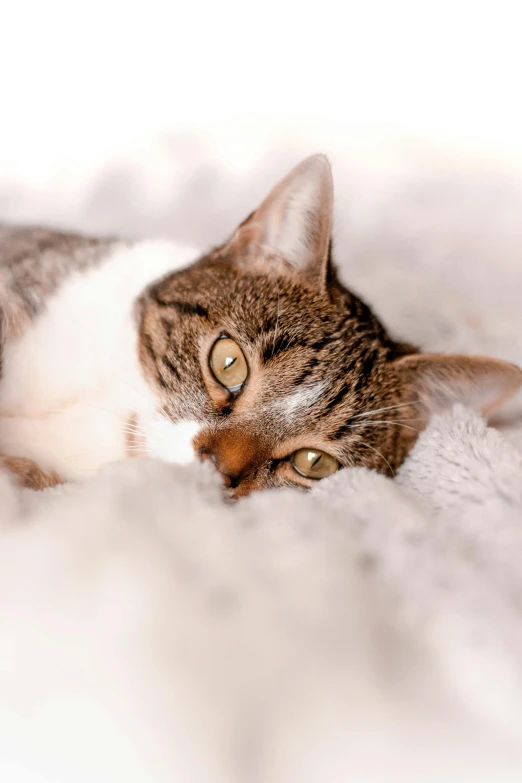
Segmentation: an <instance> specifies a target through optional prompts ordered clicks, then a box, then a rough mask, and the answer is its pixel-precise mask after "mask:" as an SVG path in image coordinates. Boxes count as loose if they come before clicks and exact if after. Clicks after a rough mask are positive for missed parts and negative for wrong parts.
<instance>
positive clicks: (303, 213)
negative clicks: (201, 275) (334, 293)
mask: <svg viewBox="0 0 522 783" xmlns="http://www.w3.org/2000/svg"><path fill="white" fill-rule="evenodd" d="M332 210H333V182H332V172H331V169H330V164H329V163H328V160H327V159H326V158H325V156H324V155H312V156H311V157H309V158H306V159H305V160H303V161H301V163H299V164H298V165H297V166H296V167H295V168H293V169H292V171H290V173H289V174H287V175H286V177H284V178H283V179H282V180H281V181H280V182H278V183H277V185H276V186H275V187H274V188H273V189H272V191H271V192H270V193H269V194H268V196H267V197H266V198H265V200H264V201H263V202H262V204H261V206H259V207H258V208H257V209H256V210H255V212H253V213H252V214H251V215H250V217H248V218H247V219H246V220H245V221H244V223H242V224H241V225H240V226H239V228H238V229H237V231H236V233H235V234H234V235H233V237H232V239H231V241H230V242H229V243H228V245H227V249H228V250H229V251H231V252H232V253H233V254H234V256H235V258H234V261H235V262H236V263H238V264H240V265H241V266H242V267H244V268H248V267H258V268H259V267H260V266H262V265H263V264H264V265H265V269H266V264H268V265H269V266H270V268H272V269H274V271H277V272H279V273H289V274H297V275H298V276H300V277H302V278H304V279H306V280H307V281H308V282H310V283H312V284H314V285H318V286H320V287H324V286H325V284H326V274H327V265H328V255H329V247H330V236H331V232H332Z"/></svg>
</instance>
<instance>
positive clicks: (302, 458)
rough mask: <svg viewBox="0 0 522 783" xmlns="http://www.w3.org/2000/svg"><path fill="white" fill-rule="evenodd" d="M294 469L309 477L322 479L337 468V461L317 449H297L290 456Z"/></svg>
mask: <svg viewBox="0 0 522 783" xmlns="http://www.w3.org/2000/svg"><path fill="white" fill-rule="evenodd" d="M290 462H291V463H292V465H293V466H294V469H295V470H296V471H297V472H298V473H300V474H301V476H305V478H310V479H323V478H326V477H327V476H331V475H332V473H335V471H336V470H339V463H338V462H337V460H336V459H335V457H332V456H331V455H330V454H326V453H325V452H324V451H318V450H317V449H299V450H298V451H294V453H293V454H292V456H291V457H290Z"/></svg>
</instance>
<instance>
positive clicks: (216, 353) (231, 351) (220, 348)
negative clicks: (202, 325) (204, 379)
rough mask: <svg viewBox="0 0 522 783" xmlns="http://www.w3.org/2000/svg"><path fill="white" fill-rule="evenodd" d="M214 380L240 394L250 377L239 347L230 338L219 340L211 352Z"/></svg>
mask: <svg viewBox="0 0 522 783" xmlns="http://www.w3.org/2000/svg"><path fill="white" fill-rule="evenodd" d="M210 369H211V370H212V373H213V375H214V378H215V379H216V380H217V381H219V383H220V384H221V385H222V386H225V387H226V388H227V389H228V390H229V391H231V392H238V391H239V390H240V389H241V387H242V385H243V384H244V382H245V381H246V379H247V377H248V365H247V363H246V359H245V356H244V354H243V351H242V350H241V348H240V347H239V345H238V344H237V343H236V342H234V340H231V339H230V337H221V338H220V339H219V340H217V341H216V342H215V343H214V345H213V347H212V350H211V352H210Z"/></svg>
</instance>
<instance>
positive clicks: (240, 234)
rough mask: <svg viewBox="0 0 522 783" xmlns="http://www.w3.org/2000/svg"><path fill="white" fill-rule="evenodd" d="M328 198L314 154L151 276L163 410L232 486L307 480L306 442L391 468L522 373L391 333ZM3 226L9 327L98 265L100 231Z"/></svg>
mask: <svg viewBox="0 0 522 783" xmlns="http://www.w3.org/2000/svg"><path fill="white" fill-rule="evenodd" d="M332 200H333V188H332V180H331V173H330V168H329V165H328V163H327V161H326V159H325V158H324V157H322V156H315V157H313V158H309V159H307V160H306V161H304V162H303V163H301V164H299V165H298V166H297V167H296V168H295V169H294V170H293V171H292V172H290V174H289V175H288V176H287V177H285V178H284V179H283V180H281V182H280V183H278V184H277V185H276V187H275V188H274V189H273V191H272V192H271V193H270V195H269V196H268V198H267V199H265V201H264V202H263V203H262V204H261V206H260V207H259V208H258V209H257V210H256V211H255V212H253V213H252V214H251V215H250V217H249V218H247V220H245V221H244V223H243V224H241V226H240V227H239V228H238V230H237V231H236V232H235V233H234V234H233V236H232V237H231V238H230V239H229V240H228V241H227V242H226V243H225V244H223V245H222V246H220V247H218V248H216V249H215V250H213V251H211V252H210V253H208V254H207V255H205V256H204V257H202V258H201V259H200V260H199V261H197V262H196V263H195V264H193V265H191V266H189V267H188V268H186V269H183V270H181V271H178V272H175V273H172V274H169V275H167V276H166V277H165V278H163V279H161V280H159V281H157V282H155V283H153V284H152V285H151V286H150V287H149V288H148V289H147V290H146V291H144V293H143V294H142V296H141V297H140V298H139V301H138V302H137V307H136V319H137V327H138V332H139V342H138V350H139V357H140V360H141V363H142V366H143V369H144V372H145V374H146V376H147V377H148V380H149V382H150V384H151V385H152V386H153V387H154V389H155V391H156V394H157V396H158V398H159V400H160V404H161V406H162V408H163V411H164V413H165V415H166V416H167V417H169V418H170V419H172V420H173V421H175V422H176V421H181V420H195V421H196V422H198V423H199V424H200V426H201V430H200V432H199V434H198V435H197V436H196V439H195V442H194V444H193V445H194V450H195V453H196V455H197V456H199V457H200V458H201V459H210V460H212V461H213V462H214V464H215V465H216V467H217V469H218V470H219V471H220V473H221V474H222V476H223V478H224V481H225V484H226V486H227V487H228V488H229V490H230V494H231V495H232V496H233V497H235V498H238V497H242V496H244V495H247V494H249V493H250V492H252V491H253V490H255V489H264V488H274V487H283V486H300V487H310V486H312V485H313V483H314V482H313V481H312V480H310V479H306V478H303V477H302V476H301V475H299V474H298V473H297V472H296V471H295V470H294V469H293V467H292V464H291V462H290V456H291V455H292V453H293V452H294V451H296V450H297V449H300V448H311V449H319V450H322V451H324V452H327V453H328V454H330V455H332V456H334V457H335V458H336V459H337V460H338V462H339V465H340V466H341V467H349V466H357V465H360V466H365V467H367V468H371V469H375V470H377V471H380V472H382V473H385V474H387V475H393V474H394V473H395V471H396V470H397V468H398V467H399V465H400V464H401V463H402V461H403V460H404V458H405V457H406V455H407V454H408V452H409V451H410V449H411V447H412V446H413V444H414V443H415V439H416V437H417V435H418V432H419V431H420V430H421V429H423V427H424V426H425V425H426V423H427V421H428V418H429V416H430V415H431V413H433V412H435V411H441V410H444V409H445V408H448V407H450V406H451V405H452V404H453V403H454V402H464V403H468V404H470V405H472V406H473V407H475V408H476V409H478V410H480V411H481V412H483V413H488V412H490V411H491V410H493V409H494V408H495V407H496V406H497V405H498V404H500V403H501V402H502V401H503V400H504V399H506V398H507V397H509V396H510V395H511V394H513V393H514V392H515V391H516V390H517V389H518V388H519V387H520V386H521V385H522V372H521V371H520V370H519V369H518V368H516V367H514V366H513V365H510V364H508V363H507V362H502V361H500V360H494V359H487V358H482V357H478V358H472V357H462V356H453V357H444V356H438V355H433V356H431V355H420V354H419V352H418V350H417V349H416V348H414V347H413V346H412V345H409V344H406V343H403V342H397V341H395V340H394V339H393V338H392V337H391V336H390V335H389V334H388V333H387V331H386V329H385V328H384V326H383V325H382V324H381V323H380V322H379V320H378V319H377V318H376V316H375V315H374V314H373V312H372V311H371V310H370V308H369V307H368V306H367V305H366V304H364V302H362V301H361V300H360V299H359V298H358V297H357V296H356V295H355V294H353V293H351V292H350V291H349V290H348V289H347V288H345V287H344V286H343V284H342V283H341V282H340V280H339V277H338V275H337V272H336V269H335V266H334V264H333V261H332V252H331V250H332V248H331V221H332ZM2 231H3V232H6V231H7V232H9V231H11V234H12V232H13V231H14V234H12V235H11V240H10V243H9V245H8V247H9V248H10V250H9V252H7V254H6V253H4V255H3V256H2V258H0V264H7V265H8V266H9V273H10V280H11V289H10V295H9V297H6V294H5V292H4V295H3V297H2V291H1V290H0V300H1V299H2V298H3V300H4V302H5V303H6V304H9V301H8V300H9V299H10V301H11V303H13V297H14V298H15V299H16V302H15V304H16V307H12V308H11V309H12V311H13V312H16V313H18V314H20V313H21V315H20V317H19V321H20V323H18V324H14V323H9V308H6V309H5V311H4V315H7V328H8V330H9V329H11V331H12V333H13V334H14V333H16V331H17V330H18V329H21V328H22V326H23V324H22V323H21V321H23V319H24V318H26V319H29V320H30V319H31V318H33V317H35V316H36V315H37V314H38V312H39V311H40V310H41V308H42V307H43V306H44V305H45V298H46V296H48V295H49V294H50V293H52V291H53V290H55V288H56V287H57V285H58V283H59V282H60V280H61V279H62V278H63V277H64V276H65V275H66V274H68V268H76V269H82V268H84V267H87V266H89V264H95V263H103V251H104V249H105V247H106V244H107V243H104V242H102V241H99V240H89V239H85V240H82V239H80V238H77V237H76V238H75V237H74V236H71V235H64V234H58V233H54V234H53V233H52V232H45V231H40V230H36V229H35V230H31V231H27V230H26V233H25V234H24V233H23V232H22V233H20V234H17V233H16V232H17V231H19V230H10V229H0V239H2V233H1V232H2ZM53 237H54V238H53ZM43 256H45V258H46V263H45V264H42V263H41V259H42V257H43ZM0 326H1V323H0ZM5 326H6V323H5V319H4V328H5ZM64 328H67V325H66V324H64ZM223 335H228V336H229V337H231V338H232V339H233V340H235V341H236V343H237V344H238V345H239V346H240V348H241V350H242V351H243V354H244V356H245V358H246V361H247V364H248V367H249V375H248V378H247V380H246V382H245V384H244V386H243V388H242V389H241V391H240V392H239V393H232V392H229V391H228V390H227V389H225V388H224V387H223V386H221V385H220V384H219V383H218V381H217V380H216V379H215V378H214V376H213V374H212V372H211V370H210V366H209V356H210V352H211V349H212V347H213V345H214V343H215V341H216V340H217V339H218V338H219V337H220V336H223ZM0 360H1V357H0ZM0 371H1V363H0ZM139 425H140V422H139V421H138V420H137V419H136V417H135V416H134V414H130V418H129V421H128V428H127V429H128V431H129V432H130V433H131V435H130V436H129V439H128V444H127V445H128V448H127V452H128V455H129V456H134V455H137V454H140V453H146V443H142V442H139V443H138V442H137V441H136V439H135V438H134V436H133V435H132V433H133V432H134V431H136V432H138V431H139ZM3 464H4V466H7V467H8V468H9V469H10V470H11V471H12V472H14V473H15V474H16V476H17V478H18V481H19V483H21V484H22V485H24V486H33V488H36V489H40V488H42V487H44V486H51V485H53V484H56V483H59V482H60V477H59V476H57V475H56V474H53V473H49V474H46V473H44V472H43V471H41V470H40V469H39V468H38V466H37V465H35V464H34V463H30V461H28V460H24V459H22V458H13V457H4V458H3Z"/></svg>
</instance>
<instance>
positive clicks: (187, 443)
mask: <svg viewBox="0 0 522 783" xmlns="http://www.w3.org/2000/svg"><path fill="white" fill-rule="evenodd" d="M200 429H201V425H200V424H199V423H198V422H197V421H179V422H176V423H173V422H171V421H169V420H168V419H167V418H166V417H165V416H162V415H159V414H157V415H155V416H153V417H152V419H151V420H150V421H149V422H147V424H146V433H147V434H146V437H147V443H148V453H149V455H150V456H151V457H157V458H158V459H162V460H164V461H165V462H175V463H176V464H178V465H187V464H188V463H190V462H194V460H195V454H194V449H193V447H192V440H193V438H194V437H195V436H196V435H197V434H198V432H199V431H200Z"/></svg>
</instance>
